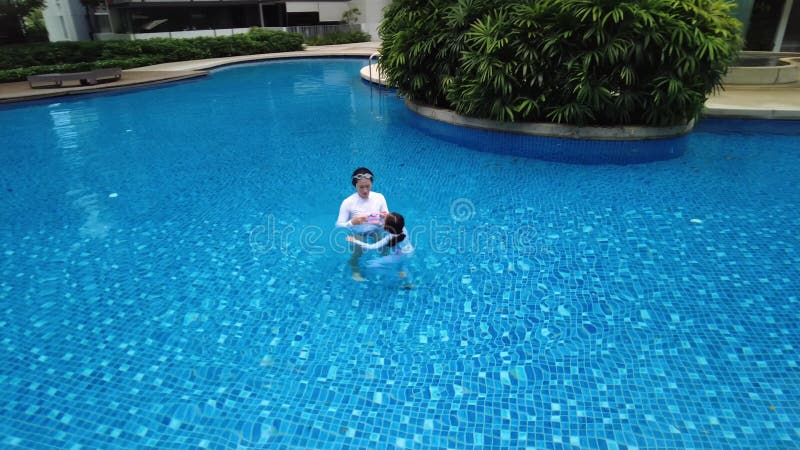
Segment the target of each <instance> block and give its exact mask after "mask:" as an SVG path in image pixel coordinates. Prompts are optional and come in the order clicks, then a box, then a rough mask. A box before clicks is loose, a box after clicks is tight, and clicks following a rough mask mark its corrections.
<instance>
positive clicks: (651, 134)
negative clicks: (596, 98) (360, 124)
mask: <svg viewBox="0 0 800 450" xmlns="http://www.w3.org/2000/svg"><path fill="white" fill-rule="evenodd" d="M404 100H405V104H406V107H408V109H410V110H411V111H413V112H415V113H417V114H419V115H421V116H424V117H427V118H429V119H433V120H437V121H439V122H445V123H449V124H451V125H455V126H460V127H467V128H477V129H481V130H488V131H499V132H503V133H514V134H523V135H530V136H546V137H556V138H562V139H590V140H596V141H643V140H650V139H666V138H674V137H679V136H683V135H685V134H688V133H689V132H691V131H692V129H693V128H694V120H691V121H689V123H687V124H686V125H678V126H672V127H645V126H616V127H579V126H576V125H560V124H554V123H543V122H525V123H522V122H498V121H495V120H489V119H476V118H473V117H466V116H462V115H460V114H458V113H456V112H455V111H453V110H450V109H444V108H436V107H432V106H426V105H422V104H420V103H417V102H415V101H413V100H410V99H408V98H406V99H404Z"/></svg>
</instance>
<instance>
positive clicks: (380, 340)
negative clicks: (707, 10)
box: [0, 60, 800, 449]
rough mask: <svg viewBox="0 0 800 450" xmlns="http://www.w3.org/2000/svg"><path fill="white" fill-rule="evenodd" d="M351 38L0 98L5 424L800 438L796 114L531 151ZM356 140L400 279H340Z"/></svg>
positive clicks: (233, 435) (401, 434) (289, 434)
mask: <svg viewBox="0 0 800 450" xmlns="http://www.w3.org/2000/svg"><path fill="white" fill-rule="evenodd" d="M364 63H365V61H363V60H327V61H320V60H316V61H315V60H297V61H287V62H272V63H266V64H257V65H246V66H238V67H231V68H227V69H224V70H220V71H217V72H215V73H213V74H212V75H211V76H210V77H208V78H207V79H203V80H199V81H192V82H185V83H180V84H172V85H167V86H163V87H160V88H155V89H146V90H139V91H135V92H128V93H121V94H115V95H98V96H87V97H76V98H74V99H67V100H58V101H50V102H40V103H33V104H23V105H14V106H5V107H2V108H0V130H1V131H0V196H2V208H0V217H2V220H0V255H1V256H2V263H1V264H0V398H1V399H2V402H0V417H1V419H0V447H3V448H7V447H15V446H17V447H20V448H67V449H78V448H89V449H94V448H126V449H130V448H214V449H233V448H268V447H269V448H467V447H485V448H525V447H527V448H565V449H566V448H588V449H595V448H600V449H656V448H657V449H664V448H760V449H767V448H796V447H797V446H798V445H799V443H800V368H798V363H800V352H799V349H800V325H798V324H799V323H800V301H799V300H798V292H800V277H799V276H798V270H797V267H798V265H800V239H798V230H800V213H799V212H798V207H799V206H800V186H798V169H800V139H798V135H799V134H800V124H799V123H798V122H770V123H767V122H757V121H713V120H705V121H703V122H701V123H700V124H699V126H698V127H697V128H696V130H695V131H694V132H693V133H692V134H690V135H689V136H687V137H686V138H685V151H684V152H683V154H682V155H680V156H678V157H675V158H673V159H669V160H665V161H660V162H651V163H646V164H633V165H611V164H607V165H581V164H565V163H558V162H547V161H542V160H538V159H533V158H526V157H524V156H522V154H520V152H519V151H517V152H511V153H510V154H508V152H506V153H504V154H495V153H491V152H487V151H478V150H476V149H482V150H486V149H488V148H490V147H492V145H493V144H494V143H493V142H491V139H490V138H478V137H475V138H474V139H472V142H471V143H472V144H473V145H471V146H470V147H473V148H470V147H464V146H461V145H459V144H456V143H453V142H452V141H450V140H445V139H439V138H434V137H431V136H430V135H428V134H426V132H427V131H426V129H425V127H424V126H422V127H421V126H419V123H417V122H416V121H417V120H418V118H417V117H415V116H414V115H413V114H411V113H409V112H407V111H406V109H405V107H404V106H403V105H402V103H401V101H400V100H399V99H397V98H396V97H395V95H394V93H392V92H386V91H375V90H373V91H370V88H369V87H368V86H367V85H366V84H364V83H363V82H362V81H360V80H359V78H358V76H357V71H358V69H359V68H360V67H361V66H362V65H363V64H364ZM749 130H755V131H749ZM439 131H440V132H441V130H439ZM465 133H466V132H465ZM480 139H484V140H480ZM456 141H457V139H456ZM462 141H463V139H462ZM531 142H533V144H531V145H532V146H536V145H539V144H538V143H537V142H538V141H536V140H535V139H534V140H533V141H531ZM559 145H569V144H568V143H563V142H562V143H561V144H559ZM598 145H599V144H598ZM523 153H524V152H523ZM361 165H363V166H367V167H369V168H371V169H372V170H373V171H374V172H375V174H376V180H375V190H376V191H377V192H381V193H383V194H384V195H386V197H387V200H388V203H389V207H390V209H392V210H396V211H398V212H401V213H402V214H404V215H405V217H406V220H407V224H408V226H409V228H410V229H413V231H412V236H411V239H412V241H413V244H414V245H415V247H416V248H417V253H416V256H415V258H416V260H415V262H414V265H413V267H412V272H413V275H414V277H415V279H416V288H415V289H412V290H409V291H405V290H400V289H397V287H396V286H394V285H392V283H390V282H387V281H385V280H370V281H368V282H366V283H355V282H353V281H351V280H350V279H349V277H348V270H347V268H346V266H347V264H346V261H347V258H348V255H347V252H346V250H345V247H344V235H343V234H342V233H337V232H335V231H334V230H333V229H332V227H333V223H334V221H335V218H336V214H337V211H338V207H339V203H340V202H341V200H342V199H344V198H345V196H347V195H349V194H350V193H351V192H352V187H351V186H350V184H349V175H350V173H351V172H352V170H353V169H354V168H356V167H358V166H361Z"/></svg>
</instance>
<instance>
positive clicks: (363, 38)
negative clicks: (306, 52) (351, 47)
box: [306, 31, 371, 45]
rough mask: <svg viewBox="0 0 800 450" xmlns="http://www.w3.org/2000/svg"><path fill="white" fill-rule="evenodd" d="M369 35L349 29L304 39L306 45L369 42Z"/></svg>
mask: <svg viewBox="0 0 800 450" xmlns="http://www.w3.org/2000/svg"><path fill="white" fill-rule="evenodd" d="M370 39H371V36H370V35H369V33H365V32H363V31H351V32H349V33H341V32H336V33H328V34H326V35H324V36H320V37H318V38H309V39H306V44H308V45H334V44H350V43H353V42H369V40H370Z"/></svg>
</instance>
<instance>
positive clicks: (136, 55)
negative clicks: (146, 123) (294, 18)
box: [0, 28, 303, 82]
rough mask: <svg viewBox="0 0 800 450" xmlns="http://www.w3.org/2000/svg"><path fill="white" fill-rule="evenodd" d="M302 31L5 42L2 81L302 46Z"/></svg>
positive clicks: (0, 71) (1, 58) (0, 57)
mask: <svg viewBox="0 0 800 450" xmlns="http://www.w3.org/2000/svg"><path fill="white" fill-rule="evenodd" d="M302 48H303V37H302V35H300V34H298V33H287V32H284V31H274V30H264V29H260V28H253V29H251V30H250V31H249V32H248V33H246V34H237V35H234V36H225V37H213V38H212V37H199V38H193V39H147V40H137V41H94V42H91V41H90V42H54V43H38V44H29V45H19V46H6V47H0V82H9V81H20V80H24V79H25V78H26V77H27V76H28V75H32V74H37V73H52V72H76V71H83V70H90V69H95V68H103V67H121V68H123V69H129V68H132V67H142V66H148V65H152V64H159V63H165V62H173V61H187V60H192V59H205V58H221V57H225V56H239V55H253V54H259V53H275V52H288V51H295V50H302Z"/></svg>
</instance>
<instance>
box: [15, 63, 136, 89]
mask: <svg viewBox="0 0 800 450" xmlns="http://www.w3.org/2000/svg"><path fill="white" fill-rule="evenodd" d="M106 78H112V79H114V80H119V79H120V78H122V69H120V68H119V67H112V68H108V69H94V70H90V71H88V72H72V73H42V74H39V75H28V85H29V86H30V87H31V88H33V83H49V84H51V85H54V86H56V87H60V86H61V85H62V84H63V83H64V82H65V81H79V82H80V83H81V84H82V85H84V86H86V85H92V84H97V80H98V79H106Z"/></svg>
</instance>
